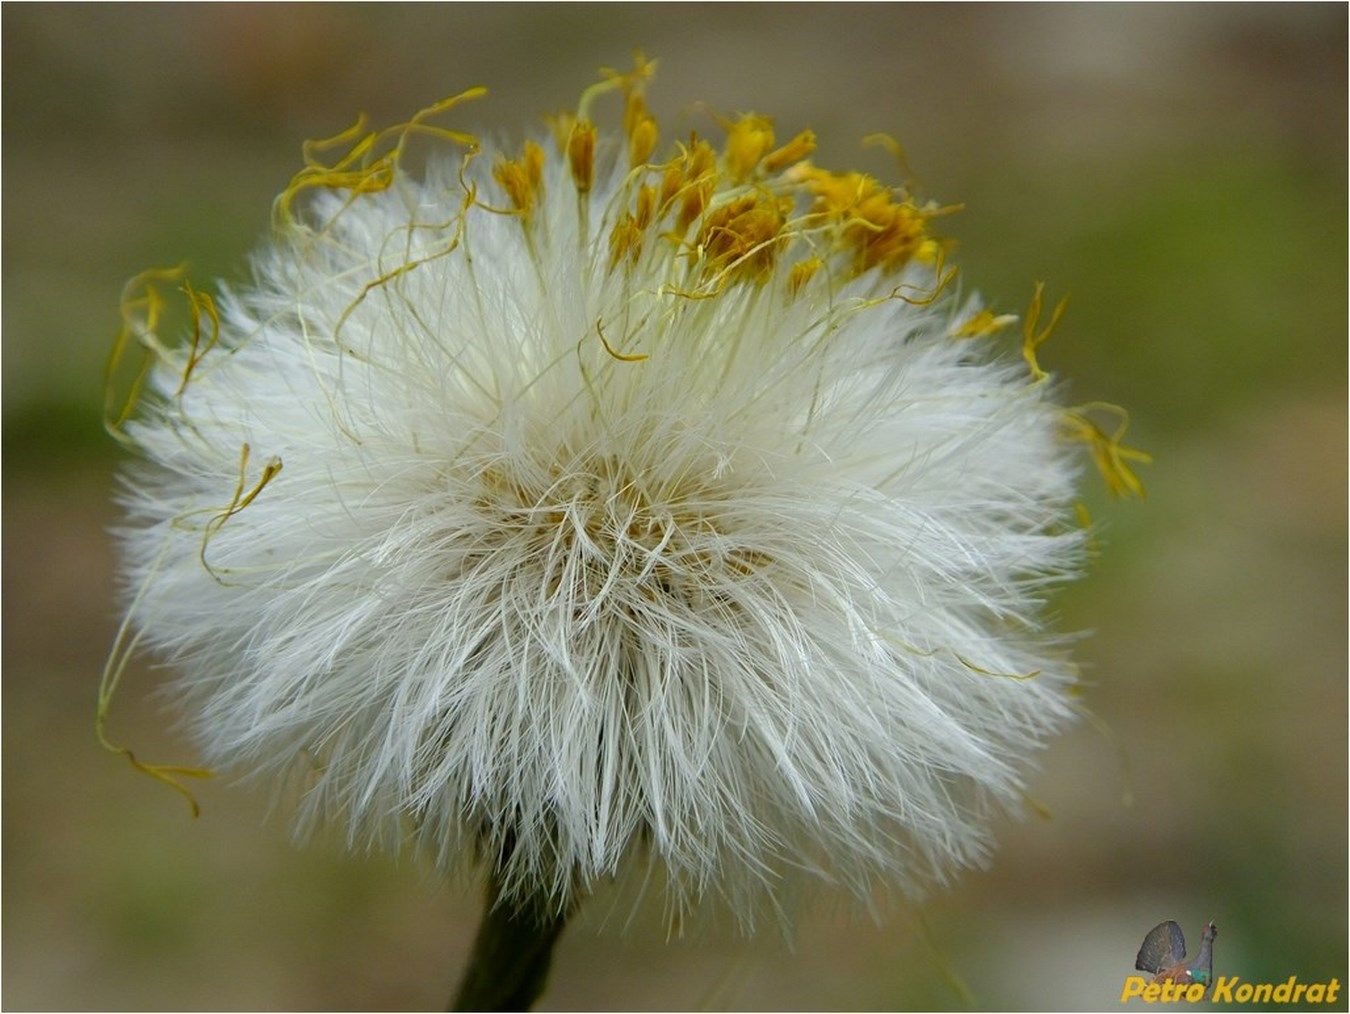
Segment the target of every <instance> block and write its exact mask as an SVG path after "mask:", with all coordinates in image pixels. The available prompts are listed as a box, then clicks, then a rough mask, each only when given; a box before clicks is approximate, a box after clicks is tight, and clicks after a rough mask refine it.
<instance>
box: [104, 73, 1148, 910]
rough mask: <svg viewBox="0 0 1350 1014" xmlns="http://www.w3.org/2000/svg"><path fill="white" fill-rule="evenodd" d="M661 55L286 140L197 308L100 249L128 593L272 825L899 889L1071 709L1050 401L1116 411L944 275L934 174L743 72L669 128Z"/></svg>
mask: <svg viewBox="0 0 1350 1014" xmlns="http://www.w3.org/2000/svg"><path fill="white" fill-rule="evenodd" d="M649 69H650V65H648V64H644V63H641V62H639V66H638V68H637V69H636V70H635V71H633V72H630V73H615V72H611V73H610V74H609V75H608V76H607V77H606V79H605V80H604V81H602V82H601V84H600V85H598V86H596V87H595V88H592V89H591V90H590V91H588V92H587V93H586V94H585V95H584V96H583V98H582V102H581V104H580V106H579V107H578V108H577V109H576V110H575V111H573V112H572V113H569V114H565V115H563V116H561V117H559V118H558V119H557V121H556V122H555V124H554V127H555V131H554V133H555V137H554V139H553V140H552V141H549V140H546V139H545V138H543V137H541V138H539V139H538V140H531V141H526V142H525V143H524V145H523V146H522V147H521V148H519V149H517V150H515V151H506V152H499V153H495V154H494V153H490V152H485V151H483V150H482V148H481V146H480V145H479V144H478V142H477V141H476V140H475V139H474V138H473V137H471V136H470V135H467V134H464V133H462V132H459V131H457V130H453V129H450V128H447V127H444V126H441V125H439V124H440V123H441V121H442V120H443V119H444V117H443V114H445V113H447V112H448V111H450V110H451V109H452V108H453V107H454V106H456V105H457V104H458V102H459V101H462V100H463V99H465V98H470V97H474V96H475V95H476V94H477V93H466V94H465V95H463V96H457V97H456V98H455V99H452V100H447V101H446V102H443V103H439V104H438V105H436V106H433V107H430V108H429V109H427V110H423V111H422V112H420V113H418V114H417V115H416V116H415V117H413V118H412V119H411V120H409V121H408V122H407V123H405V124H401V125H399V126H398V127H395V128H391V129H389V130H385V131H368V130H367V129H366V128H365V126H364V124H363V123H358V125H357V126H356V127H354V128H352V129H351V130H349V131H345V132H343V133H342V134H340V135H338V136H336V137H334V138H330V139H328V140H326V141H321V142H312V143H311V144H309V145H307V146H306V149H305V166H304V168H302V170H301V171H300V172H299V173H298V174H297V175H296V177H295V178H294V180H293V181H292V183H291V185H290V186H289V187H288V188H287V190H286V192H285V193H283V194H282V196H281V197H280V198H279V199H278V201H277V204H276V207H275V209H274V211H275V214H274V218H275V225H276V228H275V235H274V237H273V238H272V240H271V241H270V242H269V243H268V244H267V245H266V246H265V247H264V248H263V249H262V250H261V251H260V252H259V253H258V255H257V256H256V259H255V262H254V277H253V279H252V281H250V282H249V283H247V284H246V285H244V286H241V287H240V288H237V289H234V290H230V291H226V292H224V293H223V294H222V295H221V296H220V297H219V298H218V299H217V300H213V299H211V297H209V296H207V295H205V294H203V293H200V292H198V291H197V290H195V289H192V288H190V287H188V288H186V289H185V291H186V292H187V295H188V300H189V305H190V309H191V310H192V317H193V319H194V321H195V326H194V327H193V329H192V332H191V338H190V340H189V341H188V342H186V343H183V344H180V345H174V344H172V343H169V342H166V341H164V340H161V338H160V337H159V335H158V333H157V325H158V321H159V315H160V309H161V307H162V305H163V302H164V297H163V295H162V290H163V289H164V288H165V287H166V282H167V281H169V280H170V278H171V275H172V273H159V274H154V273H148V274H147V275H145V276H141V277H140V278H139V279H137V280H136V281H135V282H134V283H133V285H132V286H131V287H129V290H128V294H127V299H126V301H125V304H124V313H125V315H126V320H127V327H126V328H125V330H124V334H123V336H122V340H121V342H120V343H119V355H120V354H121V353H122V352H125V351H127V350H128V349H130V348H132V347H134V345H135V344H139V345H141V346H142V347H143V348H144V349H146V350H147V356H148V360H147V362H148V366H147V370H148V372H147V373H146V374H144V386H143V390H142V391H141V394H143V395H144V397H143V398H142V399H141V401H140V404H139V406H138V407H137V406H135V405H134V404H133V402H132V401H131V400H129V401H128V402H127V405H126V408H125V409H117V410H114V411H113V413H112V419H111V423H112V425H113V428H114V429H115V431H116V432H117V433H118V434H119V435H120V436H122V437H123V438H124V440H125V441H126V442H127V443H128V444H129V445H131V446H132V447H133V448H134V449H135V450H136V451H137V452H139V454H140V455H141V456H142V457H143V458H144V459H145V461H146V462H147V465H146V467H142V468H139V469H137V470H136V471H134V472H132V473H130V474H129V477H128V481H127V484H126V494H125V498H126V501H127V504H128V509H129V514H130V524H129V526H128V529H127V531H126V534H125V539H124V543H125V553H126V559H127V571H128V576H129V577H130V579H131V580H130V585H131V586H132V587H134V588H136V589H138V592H137V595H136V597H135V600H134V603H133V607H132V616H131V627H132V629H134V630H136V631H137V632H138V637H139V639H141V640H142V641H143V642H145V643H147V644H148V645H150V646H151V647H153V648H154V649H156V650H157V651H159V652H160V653H162V654H163V655H164V656H166V657H167V658H169V659H171V660H172V661H173V662H174V663H175V664H176V666H177V667H178V669H179V671H180V676H179V677H178V679H177V683H176V687H177V689H178V691H179V692H180V694H181V697H182V700H183V701H184V704H185V708H186V709H187V712H188V714H189V715H190V720H191V726H192V729H193V730H194V732H195V734H196V737H197V739H198V740H199V742H200V744H201V747H202V750H203V751H204V754H205V756H206V758H207V759H208V760H209V761H210V762H211V763H212V764H215V765H220V766H221V767H223V768H226V769H228V770H232V771H236V772H242V773H263V774H267V775H269V776H272V775H274V776H277V777H279V778H282V779H286V780H289V781H291V782H293V784H294V785H295V786H296V788H297V791H298V793H299V804H298V809H299V823H300V825H301V826H302V827H304V828H308V827H312V826H315V825H320V824H337V825H338V826H340V827H342V828H344V829H345V831H346V832H347V834H348V835H349V836H350V839H351V841H352V842H353V843H355V844H366V845H370V844H380V845H388V846H396V845H398V844H399V843H401V842H403V841H404V840H407V839H415V840H416V841H418V842H420V843H421V844H422V845H424V846H426V847H427V848H428V849H429V850H430V852H431V854H432V855H434V856H435V857H436V859H437V860H438V861H440V862H441V863H442V864H444V865H446V866H453V865H455V864H456V863H457V862H459V861H460V860H462V859H464V858H465V857H468V856H471V855H473V854H475V853H477V854H483V853H486V854H488V855H490V856H492V857H493V858H494V861H495V862H497V864H498V866H499V875H500V877H501V879H502V882H503V885H504V890H505V891H507V892H508V893H517V894H520V895H525V894H533V895H536V896H538V895H543V896H546V897H548V898H550V899H552V900H553V901H554V902H555V903H557V904H559V905H566V904H568V903H569V901H570V900H571V898H572V896H573V895H574V894H575V893H577V892H579V891H582V890H584V889H586V888H587V887H589V886H590V885H593V884H594V883H595V882H597V881H599V880H602V879H604V878H608V877H610V876H612V875H615V874H616V873H618V872H619V871H620V870H622V869H627V868H631V867H637V868H643V869H647V868H652V869H655V870H657V871H659V872H660V873H661V874H662V875H663V877H664V881H665V882H666V883H667V884H668V885H669V890H670V897H671V898H672V900H673V901H674V902H675V903H676V904H677V905H681V906H682V905H684V904H685V903H691V902H693V901H695V900H697V899H698V898H700V897H702V896H705V895H710V894H711V895H720V896H723V897H726V898H729V899H731V900H732V901H733V902H735V903H737V904H738V907H739V902H740V901H742V900H743V899H748V898H750V897H752V896H754V895H756V894H761V893H762V892H763V889H764V888H766V887H772V886H773V885H774V884H775V883H776V882H777V880H778V878H780V877H781V876H783V875H785V874H787V873H789V872H792V871H807V872H808V873H812V874H818V875H819V876H821V877H824V878H827V879H831V880H835V881H838V882H842V883H844V884H846V885H848V886H849V887H852V888H854V889H856V890H858V891H867V890H869V889H870V888H871V887H872V886H873V884H874V883H876V882H877V881H879V880H881V881H890V882H893V883H898V884H899V885H900V886H902V887H903V888H906V889H917V888H919V887H920V886H922V885H923V884H925V883H927V882H931V881H933V880H935V879H940V878H942V877H943V876H944V875H945V874H946V873H947V872H948V871H950V870H952V869H953V868H956V867H960V866H962V865H966V864H970V863H973V862H976V861H978V860H979V859H980V858H981V857H982V856H983V855H984V854H985V851H986V848H987V845H988V840H987V836H986V825H987V822H988V818H989V815H990V813H991V812H992V810H993V809H994V808H995V807H996V806H997V805H998V804H1001V803H1007V802H1009V801H1014V800H1015V799H1016V798H1017V796H1018V793H1019V770H1020V769H1021V768H1022V766H1023V765H1024V762H1025V761H1026V759H1027V757H1028V755H1029V753H1030V752H1031V751H1032V750H1033V748H1035V747H1036V746H1037V745H1038V744H1039V743H1041V742H1042V740H1043V739H1044V738H1045V737H1046V736H1047V735H1048V734H1049V733H1051V732H1052V731H1054V730H1055V729H1056V728H1057V727H1058V726H1060V725H1061V724H1062V723H1063V722H1064V721H1065V720H1066V719H1067V718H1068V717H1069V715H1070V712H1071V708H1070V705H1069V703H1068V695H1067V693H1066V690H1067V688H1068V686H1069V685H1070V683H1071V682H1072V675H1071V672H1072V671H1071V667H1070V665H1069V663H1068V662H1067V661H1066V658H1065V656H1064V653H1063V651H1062V650H1061V645H1060V642H1059V641H1057V640H1056V638H1055V637H1054V636H1052V635H1049V634H1047V633H1046V632H1045V631H1044V630H1043V628H1042V623H1041V619H1040V613H1041V607H1042V600H1043V596H1044V594H1045V592H1046V589H1047V588H1048V587H1049V586H1050V585H1052V584H1054V583H1055V582H1058V581H1060V580H1062V579H1064V578H1066V577H1068V576H1070V575H1072V574H1073V573H1074V571H1075V570H1076V568H1077V567H1078V564H1079V560H1080V556H1081V551H1082V547H1083V542H1084V539H1083V534H1082V531H1081V529H1080V528H1079V527H1078V526H1077V525H1076V524H1075V523H1073V509H1072V505H1073V501H1074V496H1075V494H1074V487H1075V477H1076V468H1075V466H1074V464H1073V463H1072V462H1071V458H1070V453H1071V452H1070V449H1069V448H1068V447H1067V446H1066V443H1065V439H1064V438H1065V436H1066V434H1067V435H1068V436H1074V435H1077V436H1079V437H1080V438H1081V439H1086V440H1088V441H1089V442H1091V443H1093V448H1094V452H1100V453H1099V460H1100V455H1106V456H1107V457H1108V458H1109V457H1110V455H1111V454H1114V455H1115V457H1114V458H1112V459H1111V460H1113V461H1114V462H1115V464H1117V465H1119V466H1120V467H1121V468H1123V469H1124V474H1126V475H1130V476H1131V478H1132V473H1130V472H1129V467H1128V464H1126V462H1127V461H1128V460H1129V457H1128V453H1126V454H1125V455H1124V457H1122V452H1128V449H1126V448H1122V447H1121V446H1120V443H1119V440H1118V439H1116V438H1115V437H1113V436H1108V435H1106V433H1105V431H1103V430H1102V429H1100V428H1099V427H1097V426H1096V424H1095V423H1093V422H1092V421H1091V419H1090V417H1089V415H1088V414H1087V413H1086V412H1082V413H1078V414H1076V415H1073V416H1066V414H1065V412H1064V410H1062V409H1061V408H1060V407H1058V406H1057V405H1056V404H1055V402H1054V401H1053V399H1052V393H1053V388H1052V386H1051V385H1049V384H1047V383H1041V382H1039V378H1040V376H1042V375H1043V374H1042V373H1041V371H1040V367H1039V366H1038V365H1037V364H1036V361H1035V359H1034V354H1033V352H1032V351H1029V352H1028V356H1029V358H1028V362H1030V363H1031V365H1032V367H1033V368H1034V370H1035V372H1034V373H1029V372H1028V369H1027V363H1024V362H1023V361H1022V359H1020V358H1019V357H1018V356H1017V354H1016V350H1015V349H1014V350H1011V354H1004V353H1000V352H999V350H998V347H997V345H996V344H995V343H994V342H993V341H992V340H978V341H976V340H965V339H968V338H980V339H984V338H986V337H987V336H989V335H992V334H993V333H994V332H996V331H998V330H999V329H1000V328H1002V327H1003V326H1004V325H1005V324H1007V323H1009V322H1010V320H1011V318H1008V317H1005V316H995V315H993V314H992V313H991V312H990V311H987V310H983V309H981V308H980V307H978V306H977V305H975V304H974V303H972V302H966V303H959V302H958V301H957V299H956V297H955V295H954V294H953V290H954V285H952V284H951V282H952V274H953V271H952V269H951V268H950V267H949V266H948V265H947V257H946V245H945V244H944V242H943V240H942V239H941V238H940V236H939V235H937V234H936V233H935V231H934V226H935V223H936V220H937V219H938V218H939V217H940V216H941V215H942V214H943V213H944V212H945V211H946V210H948V209H944V208H941V207H938V206H936V205H933V204H929V203H924V202H921V201H919V200H917V199H916V198H915V197H914V196H913V195H912V194H910V193H909V192H907V191H906V190H905V189H903V188H898V187H893V186H889V185H886V184H884V183H882V182H881V181H880V180H878V179H876V178H873V177H871V176H868V175H863V174H860V173H855V172H842V173H841V172H834V171H830V170H827V169H824V168H820V167H817V166H816V165H814V164H813V163H812V162H811V161H809V158H810V156H811V155H812V153H813V149H814V146H815V138H814V135H813V134H811V132H810V131H803V132H802V133H800V134H797V135H796V136H794V137H792V138H789V139H787V140H786V141H784V140H782V139H780V138H779V137H777V136H776V135H775V132H774V128H773V125H772V123H771V122H770V121H769V120H768V119H766V118H764V117H761V116H755V115H747V116H743V117H740V118H737V119H730V120H726V121H725V122H724V123H723V129H724V132H725V139H724V140H723V141H721V143H720V144H715V143H714V142H713V141H711V140H709V139H706V138H703V137H700V136H694V135H691V136H690V137H689V138H687V139H686V140H684V141H682V142H681V143H678V144H674V145H667V146H662V145H661V144H660V141H659V132H658V127H657V123H656V121H655V119H654V118H653V117H652V115H651V114H650V112H649V111H648V109H647V107H646V104H645V102H644V100H643V87H644V84H645V81H646V79H647V77H648V76H649ZM606 92H613V93H617V94H618V96H619V98H620V99H621V100H622V103H623V110H624V112H623V128H622V130H621V131H616V132H609V131H607V130H605V129H601V128H600V127H598V126H597V125H596V123H595V121H593V120H592V106H593V105H595V104H596V103H597V102H598V101H599V100H600V99H601V98H602V96H603V95H604V94H605V93H606ZM428 140H430V141H431V142H432V143H433V144H435V145H445V146H449V147H450V148H451V149H452V151H453V155H452V156H451V157H448V158H441V159H437V158H432V159H431V160H430V163H429V167H428V168H427V170H426V171H425V173H424V175H423V176H421V177H420V178H415V177H414V176H412V175H410V174H409V173H408V172H406V171H405V170H404V168H403V165H402V159H403V155H404V152H405V150H406V148H407V147H408V146H409V145H411V144H414V143H425V142H426V141H428ZM1038 305H1039V293H1038ZM1046 330H1048V329H1046ZM1033 337H1034V338H1035V341H1034V342H1032V341H1031V339H1032V338H1033ZM1043 338H1044V331H1041V332H1035V333H1034V335H1033V332H1032V330H1030V329H1029V330H1028V349H1029V350H1034V347H1035V345H1036V344H1039V342H1040V341H1041V340H1043ZM1066 420H1069V423H1068V424H1066ZM1093 434H1095V436H1093ZM1098 438H1100V439H1098Z"/></svg>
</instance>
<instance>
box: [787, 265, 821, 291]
mask: <svg viewBox="0 0 1350 1014" xmlns="http://www.w3.org/2000/svg"><path fill="white" fill-rule="evenodd" d="M824 263H825V262H824V261H822V260H821V259H820V258H819V257H808V258H806V260H802V261H798V262H797V263H796V264H794V265H792V270H790V271H789V272H788V280H787V287H788V295H789V296H796V295H797V294H798V293H799V292H801V291H802V289H803V288H805V286H806V283H807V282H809V281H811V279H812V278H814V277H815V274H816V272H817V271H819V270H820V269H821V266H822V265H823V264H824Z"/></svg>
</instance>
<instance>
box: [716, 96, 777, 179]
mask: <svg viewBox="0 0 1350 1014" xmlns="http://www.w3.org/2000/svg"><path fill="white" fill-rule="evenodd" d="M772 147H773V124H772V123H770V122H769V121H768V120H767V119H765V118H764V117H763V116H756V115H755V114H754V113H746V114H745V115H744V116H742V117H741V118H740V119H739V120H737V121H736V122H735V123H733V124H732V125H731V126H730V127H728V128H727V144H726V163H727V171H728V172H729V173H730V174H731V178H732V180H733V181H735V182H736V183H742V182H744V181H745V180H746V179H748V178H749V176H750V174H751V173H753V172H754V171H755V167H756V166H758V165H759V160H760V159H762V158H763V157H764V155H765V153H766V152H768V150H769V149H770V148H772Z"/></svg>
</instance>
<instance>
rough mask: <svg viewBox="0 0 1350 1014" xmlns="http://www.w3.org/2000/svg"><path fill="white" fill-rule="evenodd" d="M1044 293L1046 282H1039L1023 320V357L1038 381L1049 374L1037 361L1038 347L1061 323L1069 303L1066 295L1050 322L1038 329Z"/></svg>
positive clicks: (1058, 304)
mask: <svg viewBox="0 0 1350 1014" xmlns="http://www.w3.org/2000/svg"><path fill="white" fill-rule="evenodd" d="M1044 293H1045V283H1044V282H1037V283H1036V291H1035V293H1033V294H1032V297H1031V304H1030V305H1029V306H1028V307H1027V315H1026V318H1025V319H1024V320H1023V321H1022V358H1023V359H1025V360H1026V362H1027V366H1029V367H1030V368H1031V375H1032V377H1033V378H1035V379H1036V380H1038V381H1040V380H1044V379H1045V378H1046V377H1048V376H1049V374H1048V373H1046V372H1045V371H1044V370H1043V369H1041V364H1040V363H1039V362H1037V361H1036V349H1037V348H1038V347H1039V346H1040V345H1042V344H1043V343H1044V342H1045V340H1046V339H1047V338H1049V337H1050V335H1051V334H1052V333H1053V332H1054V330H1055V325H1057V324H1058V323H1059V318H1060V317H1062V316H1064V310H1065V308H1066V307H1068V305H1069V297H1068V296H1065V297H1064V298H1063V299H1061V300H1060V301H1059V302H1058V303H1056V304H1055V309H1054V310H1053V311H1052V312H1051V314H1050V323H1048V324H1046V325H1045V327H1043V328H1042V329H1041V330H1040V331H1037V330H1036V325H1037V323H1039V322H1040V319H1041V308H1042V306H1043V305H1044V304H1043V296H1044Z"/></svg>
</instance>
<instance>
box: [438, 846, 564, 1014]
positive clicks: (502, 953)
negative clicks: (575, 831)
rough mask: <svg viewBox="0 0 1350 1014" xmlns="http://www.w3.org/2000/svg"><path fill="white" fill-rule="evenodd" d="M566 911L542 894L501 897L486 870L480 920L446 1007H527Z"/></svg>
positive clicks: (538, 990)
mask: <svg viewBox="0 0 1350 1014" xmlns="http://www.w3.org/2000/svg"><path fill="white" fill-rule="evenodd" d="M569 915H570V913H569V912H559V911H558V910H557V909H556V907H554V906H553V905H551V904H549V903H548V902H547V901H545V900H544V899H541V898H534V899H530V900H529V901H526V902H518V903H512V902H508V901H503V900H502V899H501V885H500V884H499V883H498V880H497V875H496V873H493V874H492V875H491V876H489V878H488V886H487V896H486V898H485V900H484V906H483V922H482V924H481V925H479V927H478V937H477V939H475V940H474V942H473V952H472V953H471V954H470V955H469V965H468V968H467V969H466V970H465V972H464V978H463V980H462V981H461V982H460V984H459V992H458V993H456V994H455V999H454V1002H453V1004H452V1005H451V1007H450V1009H451V1010H452V1011H468V1010H478V1011H526V1010H529V1009H530V1007H531V1006H533V1004H534V1002H535V1001H536V1000H538V999H539V996H540V994H541V993H543V992H544V984H545V982H546V981H547V979H548V970H549V964H550V963H551V962H552V960H553V945H554V944H556V943H557V942H558V937H560V936H561V935H562V931H563V929H564V928H565V927H566V925H567V918H568V916H569Z"/></svg>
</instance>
